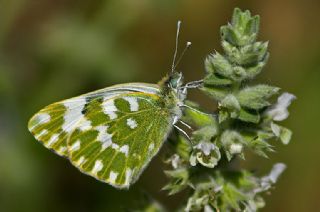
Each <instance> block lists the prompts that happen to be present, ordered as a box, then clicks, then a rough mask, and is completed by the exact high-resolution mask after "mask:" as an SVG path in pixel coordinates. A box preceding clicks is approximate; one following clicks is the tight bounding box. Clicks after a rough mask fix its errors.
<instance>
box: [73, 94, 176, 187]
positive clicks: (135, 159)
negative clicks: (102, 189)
mask: <svg viewBox="0 0 320 212" xmlns="http://www.w3.org/2000/svg"><path fill="white" fill-rule="evenodd" d="M172 121H173V119H172V117H171V114H170V112H169V110H168V109H167V108H165V107H163V105H161V100H160V99H159V96H158V95H157V94H150V93H149V94H148V93H141V92H135V93H126V94H122V95H117V96H115V97H113V98H103V99H101V98H97V99H93V100H92V101H91V102H90V103H88V104H87V107H86V111H85V113H84V116H83V117H82V119H81V120H80V122H79V124H78V125H77V127H76V128H75V129H74V131H73V132H72V134H71V135H70V138H69V139H68V142H67V146H68V152H69V158H70V160H71V162H72V163H73V164H74V165H75V166H76V167H78V168H79V169H80V170H81V171H82V172H84V173H86V174H88V175H91V176H93V177H95V178H97V179H99V180H101V181H104V182H107V183H110V184H111V185H113V186H115V187H119V188H126V187H129V185H131V184H132V183H133V182H135V181H136V180H137V178H138V177H139V175H140V174H141V172H142V171H143V169H144V168H145V167H146V165H147V164H148V163H149V161H150V160H151V158H152V157H154V155H155V154H156V153H157V152H158V151H159V149H160V147H161V145H162V144H163V141H164V140H165V139H166V136H167V134H168V133H169V131H170V129H171V127H172Z"/></svg>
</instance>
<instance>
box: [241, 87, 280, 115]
mask: <svg viewBox="0 0 320 212" xmlns="http://www.w3.org/2000/svg"><path fill="white" fill-rule="evenodd" d="M278 91H279V88H277V87H273V86H269V85H256V86H251V87H247V88H244V89H242V90H240V91H239V93H238V94H237V95H236V97H237V99H238V101H239V103H240V105H241V106H243V107H246V108H249V109H255V110H259V109H262V108H263V107H266V106H269V105H270V103H269V102H268V101H267V99H268V98H269V97H271V96H272V95H274V94H276V93H277V92H278Z"/></svg>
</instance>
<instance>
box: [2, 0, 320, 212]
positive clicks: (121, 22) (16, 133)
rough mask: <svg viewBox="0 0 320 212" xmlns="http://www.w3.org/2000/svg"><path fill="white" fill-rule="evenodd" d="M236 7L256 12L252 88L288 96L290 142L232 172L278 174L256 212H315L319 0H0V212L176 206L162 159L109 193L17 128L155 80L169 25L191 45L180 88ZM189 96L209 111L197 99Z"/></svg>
mask: <svg viewBox="0 0 320 212" xmlns="http://www.w3.org/2000/svg"><path fill="white" fill-rule="evenodd" d="M236 6H237V7H240V8H242V9H250V10H251V12H252V13H253V14H260V15H261V24H262V25H261V33H260V40H269V41H270V52H271V58H270V60H269V64H268V65H267V67H266V69H265V70H264V72H263V74H261V75H260V76H259V79H258V80H259V81H263V82H266V83H270V84H273V85H277V86H279V87H282V88H283V90H286V91H289V92H292V93H294V94H296V95H297V97H298V100H297V101H296V102H294V104H293V105H292V107H291V108H290V111H291V116H290V117H289V119H288V120H287V121H286V123H284V125H286V126H288V127H289V128H291V129H292V130H293V132H294V137H293V140H292V142H291V143H290V145H288V146H283V145H281V144H278V143H277V142H274V143H273V144H274V145H275V146H276V150H277V151H276V152H275V153H271V154H269V156H270V158H271V159H270V160H267V159H261V158H258V156H254V155H248V156H247V158H246V161H243V162H242V164H243V165H244V166H245V167H248V168H250V169H253V170H257V173H258V174H260V175H263V174H264V173H266V172H267V171H268V170H269V169H270V168H271V167H272V164H273V163H275V162H284V163H286V164H287V165H288V169H287V170H286V172H285V173H284V174H283V176H282V177H281V178H280V180H279V182H278V184H277V185H276V189H275V190H273V191H272V193H271V195H270V196H267V197H266V201H267V206H266V207H265V208H264V209H263V211H317V210H319V208H320V201H319V200H318V199H319V197H320V183H319V181H320V165H319V156H320V142H319V129H318V128H319V118H320V98H319V97H320V94H319V93H320V27H319V21H320V15H319V12H320V1H315V0H314V1H312V0H305V1H301V0H300V1H298V0H290V1H289V0H283V1H276V0H267V1H266V0H265V1H257V0H247V1H240V0H234V1H222V0H202V1H194V0H176V1H173V0H136V1H133V0H105V1H103V0H91V1H89V0H42V1H35V0H34V1H31V0H29V1H28V0H0V46H1V47H0V99H1V100H0V211H5V212H6V211H10V212H11V211H121V210H123V209H124V208H132V207H135V206H136V205H137V203H136V202H137V200H138V199H139V196H140V194H141V193H142V192H148V193H150V194H151V195H152V196H153V197H155V198H157V199H159V200H160V201H161V202H162V203H165V204H166V205H167V207H168V208H169V209H171V210H172V209H173V208H175V207H176V206H177V205H178V203H179V202H180V201H181V196H173V197H167V196H166V192H163V191H160V188H161V187H162V186H163V185H164V184H165V182H166V179H165V177H164V175H163V173H162V161H161V156H158V157H157V159H156V160H153V161H152V163H151V165H150V166H149V167H148V169H147V170H146V171H145V173H144V174H143V175H142V177H141V178H140V180H139V182H138V183H137V184H135V185H134V186H133V187H132V189H130V190H129V191H119V190H116V189H113V188H111V187H110V186H109V185H107V184H102V183H100V182H97V181H96V180H94V179H93V178H90V177H88V176H85V175H83V174H81V173H80V172H79V171H77V170H76V169H75V168H74V167H72V166H71V165H70V164H69V162H68V161H67V160H65V159H63V158H60V157H58V156H57V155H55V154H53V153H51V152H50V151H48V150H47V149H45V148H44V147H43V146H42V145H40V144H39V143H38V142H36V141H35V139H34V138H33V137H32V135H31V134H30V133H29V132H28V130H27V121H28V119H29V118H30V117H31V116H32V115H33V114H34V113H35V112H37V111H38V110H39V109H41V108H42V107H43V106H46V105H47V104H50V103H52V102H54V101H58V100H61V99H64V98H68V97H72V96H75V95H78V94H82V93H85V92H89V91H92V90H95V89H98V88H103V87H106V86H109V85H112V84H116V83H123V82H131V81H142V82H157V81H158V80H160V79H161V77H163V76H164V75H165V74H166V73H167V72H168V70H169V68H170V66H171V61H172V54H173V48H174V39H175V30H176V22H177V20H182V21H183V25H182V34H181V39H180V40H181V47H182V46H183V45H184V43H185V42H186V41H192V43H193V46H192V48H191V49H190V50H189V51H188V53H187V54H186V56H185V57H184V59H183V61H182V63H181V65H180V67H179V69H180V70H183V72H184V73H185V78H186V80H187V81H191V80H196V79H199V78H201V77H202V76H203V70H204V68H203V61H204V58H205V56H206V55H207V54H208V53H210V52H212V51H213V50H214V49H216V50H218V51H220V50H221V48H220V44H219V40H220V39H219V27H220V26H221V25H223V24H226V23H227V22H228V21H229V20H230V17H231V13H232V11H233V8H234V7H236ZM190 98H191V99H193V100H197V101H200V102H202V103H203V104H205V105H206V107H207V108H210V107H212V108H213V107H214V104H213V103H212V102H210V101H208V100H206V99H205V97H204V96H203V95H202V94H199V93H196V92H191V95H190Z"/></svg>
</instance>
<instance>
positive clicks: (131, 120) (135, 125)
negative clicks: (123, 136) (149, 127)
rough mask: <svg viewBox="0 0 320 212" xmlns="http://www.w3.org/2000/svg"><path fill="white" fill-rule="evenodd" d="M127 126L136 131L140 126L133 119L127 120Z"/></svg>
mask: <svg viewBox="0 0 320 212" xmlns="http://www.w3.org/2000/svg"><path fill="white" fill-rule="evenodd" d="M127 125H128V126H129V127H130V128H131V129H134V128H136V127H137V126H138V124H137V122H136V121H135V120H134V119H132V118H128V119H127Z"/></svg>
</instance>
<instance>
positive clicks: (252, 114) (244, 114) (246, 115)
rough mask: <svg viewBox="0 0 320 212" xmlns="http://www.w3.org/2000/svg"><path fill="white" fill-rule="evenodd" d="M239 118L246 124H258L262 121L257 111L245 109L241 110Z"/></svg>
mask: <svg viewBox="0 0 320 212" xmlns="http://www.w3.org/2000/svg"><path fill="white" fill-rule="evenodd" d="M238 118H239V119H240V120H241V121H244V122H251V123H254V124H257V123H259V121H260V114H259V113H258V112H256V111H248V110H245V109H241V110H240V112H239V116H238Z"/></svg>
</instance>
